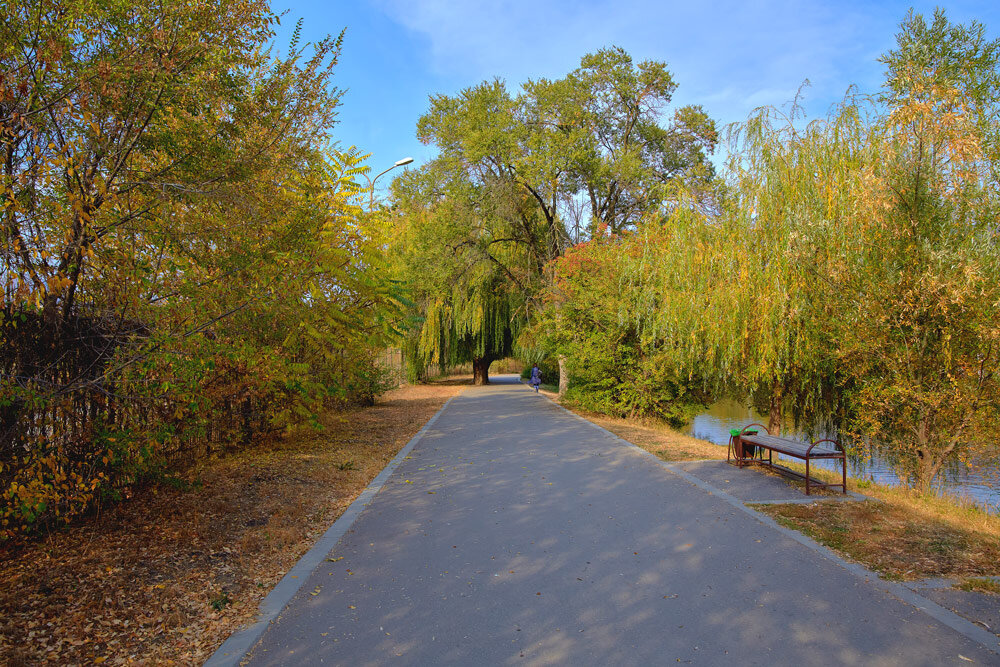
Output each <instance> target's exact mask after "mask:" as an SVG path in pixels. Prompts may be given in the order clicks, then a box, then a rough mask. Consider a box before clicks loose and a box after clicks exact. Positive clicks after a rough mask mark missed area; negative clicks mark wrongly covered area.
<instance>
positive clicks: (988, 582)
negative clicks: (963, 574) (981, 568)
mask: <svg viewBox="0 0 1000 667" xmlns="http://www.w3.org/2000/svg"><path fill="white" fill-rule="evenodd" d="M955 588H957V589H959V590H962V591H972V592H975V593H990V594H991V595H1000V581H997V580H996V579H983V578H980V577H972V578H970V579H966V580H965V581H963V582H962V583H960V584H958V585H957V586H955Z"/></svg>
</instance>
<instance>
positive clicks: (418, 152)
mask: <svg viewBox="0 0 1000 667" xmlns="http://www.w3.org/2000/svg"><path fill="white" fill-rule="evenodd" d="M272 2H273V4H272V8H273V9H274V11H275V12H279V13H280V12H282V11H286V10H287V13H286V14H285V15H284V18H283V19H282V24H283V25H282V29H281V32H280V33H279V36H278V42H277V46H278V47H279V49H282V50H284V49H285V48H287V44H288V34H289V33H290V31H291V28H292V27H293V26H294V24H295V21H296V20H298V19H299V18H301V19H302V20H303V39H304V40H307V41H313V40H317V39H319V38H321V37H323V36H325V35H327V34H331V33H332V34H336V33H339V32H340V30H342V29H344V28H346V29H347V33H346V36H345V43H344V49H343V53H342V56H341V60H340V63H339V64H338V66H337V68H336V76H335V80H336V84H337V86H339V87H340V88H343V89H346V92H345V94H344V96H343V103H342V106H341V108H340V122H339V124H338V125H337V127H336V129H335V130H334V138H335V139H337V140H338V141H339V142H340V143H341V144H342V145H344V146H349V145H352V144H353V145H356V146H358V147H359V148H361V149H362V150H364V151H365V152H371V153H372V154H373V155H372V158H371V159H370V162H369V163H370V164H371V166H372V169H373V170H374V172H375V173H377V172H379V171H381V170H382V169H384V168H385V167H388V166H389V165H391V164H392V163H393V162H394V161H396V160H397V159H399V158H402V157H404V156H412V157H414V158H415V160H416V162H417V163H421V162H425V161H427V160H430V159H432V158H433V157H434V155H435V151H434V148H433V147H429V146H423V145H422V144H420V142H418V141H417V139H416V136H415V131H416V122H417V119H418V118H419V117H420V115H421V114H423V113H424V112H425V111H426V110H427V107H428V97H429V96H430V95H434V94H442V93H443V94H449V95H451V94H455V93H457V92H458V91H460V90H462V89H463V88H466V87H468V86H471V85H475V84H477V83H479V82H480V81H483V80H485V79H491V78H493V77H500V78H502V79H504V80H506V81H507V83H508V85H509V86H510V87H511V88H512V89H516V87H517V86H518V85H519V84H520V83H522V82H524V81H525V80H527V79H529V78H530V79H535V78H539V77H548V78H558V77H562V76H564V75H565V74H566V73H568V72H569V71H571V70H573V69H574V68H575V67H576V66H577V65H578V64H579V61H580V57H581V56H583V55H584V54H586V53H590V52H592V51H595V50H597V49H599V48H601V47H603V46H611V45H617V46H621V47H622V48H624V49H625V50H626V51H628V52H629V53H630V54H631V55H632V57H633V59H635V60H636V61H640V60H647V59H649V60H661V61H664V62H666V63H667V65H668V68H669V69H670V71H671V72H673V74H674V79H675V81H676V82H677V83H678V89H677V93H676V94H675V96H674V102H675V103H677V104H701V105H703V106H704V107H705V109H706V111H708V113H709V115H710V116H712V117H713V118H714V119H716V121H717V122H719V123H720V124H725V123H730V122H735V121H741V120H743V119H745V118H746V116H747V114H748V113H749V112H750V111H752V110H753V109H754V108H756V107H758V106H761V105H775V106H781V105H784V104H786V103H787V102H788V101H789V100H791V99H792V98H793V97H794V95H795V92H796V90H797V89H798V88H799V87H800V85H801V84H802V83H803V82H804V81H805V80H807V79H808V80H809V82H810V86H809V87H808V88H806V89H805V90H804V94H805V105H804V106H805V109H806V112H807V114H808V116H809V117H812V118H815V117H819V116H822V115H825V113H826V111H827V110H828V109H829V108H830V105H831V104H833V103H835V102H836V101H838V100H839V99H841V98H842V97H843V95H844V93H845V91H846V90H847V88H848V86H850V85H852V84H854V85H857V86H858V87H859V88H860V89H861V90H862V91H868V92H874V91H875V90H877V89H878V87H879V86H880V84H881V81H882V75H883V68H882V66H881V65H880V64H879V63H878V62H876V59H877V58H878V56H879V55H880V54H881V53H883V52H885V51H886V50H888V49H890V48H892V47H893V46H894V44H895V34H896V31H897V28H898V26H899V23H900V21H902V19H903V18H904V16H905V15H906V12H907V10H908V9H909V8H910V7H911V6H912V7H913V8H914V10H915V11H917V12H918V13H921V14H924V15H925V16H926V17H928V18H929V17H930V16H931V15H932V14H933V11H934V7H935V6H942V7H943V8H944V9H945V10H946V12H947V14H948V17H949V19H950V20H951V21H952V22H958V23H966V22H968V21H970V20H972V19H976V20H978V21H979V22H981V23H983V24H985V25H986V28H987V32H988V35H989V36H990V38H991V39H994V38H996V37H997V36H998V35H1000V2H997V1H996V0H993V1H976V2H973V1H962V2H957V1H956V2H939V3H925V2H880V1H878V0H870V1H868V2H865V1H860V2H807V1H799V2H796V1H794V0H735V1H726V2H711V1H708V2H702V3H699V2H698V0H688V1H685V2H675V1H672V0H668V1H661V2H655V1H652V0H650V1H641V0H619V1H617V2H615V1H613V0H500V1H497V2H478V1H477V0H368V1H365V0H354V1H353V2H347V1H344V0H330V1H328V2H322V1H321V0H272ZM387 181H388V177H386V178H383V179H382V180H381V181H379V186H380V189H381V187H382V186H384V185H386V184H387V183H386V182H387Z"/></svg>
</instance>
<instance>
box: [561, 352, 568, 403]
mask: <svg viewBox="0 0 1000 667" xmlns="http://www.w3.org/2000/svg"><path fill="white" fill-rule="evenodd" d="M567 389H569V371H568V370H566V355H565V354H560V355H559V398H562V397H563V394H565V393H566V390H567Z"/></svg>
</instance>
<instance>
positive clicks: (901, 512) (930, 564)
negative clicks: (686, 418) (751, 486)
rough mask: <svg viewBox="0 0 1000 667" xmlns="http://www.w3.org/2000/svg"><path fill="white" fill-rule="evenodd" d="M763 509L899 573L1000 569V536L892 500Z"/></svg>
mask: <svg viewBox="0 0 1000 667" xmlns="http://www.w3.org/2000/svg"><path fill="white" fill-rule="evenodd" d="M758 509H760V510H761V511H763V512H765V513H767V514H769V515H770V516H772V517H774V518H775V519H776V520H777V521H779V522H780V523H782V524H784V525H786V526H788V527H790V528H794V529H796V530H800V531H802V532H803V533H805V534H806V535H809V536H810V537H812V538H813V539H815V540H817V541H818V542H821V543H822V544H825V545H827V546H829V547H831V548H833V549H834V550H836V551H838V552H840V553H841V554H843V555H845V556H847V557H848V558H850V559H852V560H855V561H857V562H860V563H862V564H863V565H865V566H866V567H868V568H870V569H873V570H875V571H876V572H879V573H881V574H883V575H885V576H887V577H890V578H893V579H904V580H915V579H924V578H928V577H963V576H992V575H998V574H1000V537H998V536H997V535H996V534H993V533H990V532H986V531H980V530H976V529H974V528H966V527H963V526H960V525H956V524H954V523H951V522H947V521H943V520H941V519H938V518H935V517H931V516H927V515H923V514H917V513H915V512H914V511H913V510H912V508H907V507H902V506H898V505H892V504H890V503H887V502H874V501H866V502H847V503H845V502H837V503H830V502H826V503H824V502H817V503H811V504H808V505H764V506H759V507H758Z"/></svg>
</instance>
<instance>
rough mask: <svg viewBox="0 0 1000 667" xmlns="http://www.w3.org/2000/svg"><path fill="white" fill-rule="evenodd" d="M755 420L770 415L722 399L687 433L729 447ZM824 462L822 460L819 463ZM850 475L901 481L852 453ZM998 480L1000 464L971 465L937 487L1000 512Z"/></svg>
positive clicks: (945, 475) (944, 475) (942, 477)
mask: <svg viewBox="0 0 1000 667" xmlns="http://www.w3.org/2000/svg"><path fill="white" fill-rule="evenodd" d="M754 422H756V423H759V424H764V425H767V417H763V416H761V415H759V414H757V413H756V412H755V411H754V410H752V409H750V408H747V407H746V406H744V405H741V404H740V403H737V402H736V401H719V402H718V403H715V404H713V405H711V406H709V408H708V410H706V411H705V412H703V413H702V414H700V415H698V416H697V417H695V418H694V421H692V422H691V423H690V424H688V426H687V427H686V428H685V429H684V432H685V433H687V434H688V435H692V436H694V437H696V438H701V439H702V440H708V441H709V442H714V443H715V444H717V445H721V446H722V447H725V446H726V444H727V443H728V442H729V429H732V428H743V427H744V426H747V425H748V424H752V423H754ZM786 434H787V435H789V437H798V438H801V439H802V440H808V438H807V437H806V436H805V435H804V434H802V433H796V432H794V431H787V432H786ZM823 463H824V462H822V461H819V462H817V465H819V464H823ZM847 474H848V475H850V476H851V477H854V478H857V479H871V480H873V481H875V482H877V483H879V484H887V485H898V484H900V480H899V477H897V476H896V473H895V472H894V471H893V470H892V467H891V466H890V465H889V464H887V463H886V462H884V461H880V460H878V459H874V460H864V459H860V458H854V457H850V456H849V457H848V461H847ZM997 480H1000V465H998V464H993V465H990V466H985V467H984V468H982V469H980V470H979V471H974V470H969V469H967V468H963V469H960V470H956V471H943V472H941V473H939V474H938V479H937V480H936V482H935V487H937V489H938V490H939V491H941V492H943V493H946V494H949V495H954V496H961V497H965V498H969V499H971V500H973V501H975V502H976V503H977V504H979V505H982V506H983V507H985V508H987V509H989V510H990V511H991V512H994V513H1000V482H998V481H997Z"/></svg>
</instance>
